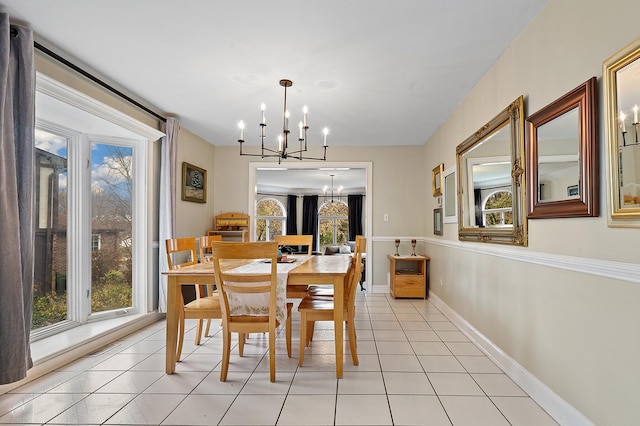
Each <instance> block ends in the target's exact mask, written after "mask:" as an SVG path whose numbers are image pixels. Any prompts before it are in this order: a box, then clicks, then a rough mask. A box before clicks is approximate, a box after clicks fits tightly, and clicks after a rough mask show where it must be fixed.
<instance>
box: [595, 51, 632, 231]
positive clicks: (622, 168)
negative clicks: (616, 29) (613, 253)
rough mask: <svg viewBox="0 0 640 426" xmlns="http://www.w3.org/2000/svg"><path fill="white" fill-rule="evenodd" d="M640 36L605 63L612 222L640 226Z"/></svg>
mask: <svg viewBox="0 0 640 426" xmlns="http://www.w3.org/2000/svg"><path fill="white" fill-rule="evenodd" d="M639 58H640V39H638V40H636V41H635V42H633V43H632V44H630V45H629V46H627V47H625V48H624V49H622V50H621V51H620V52H618V53H616V54H615V55H613V56H612V57H611V58H609V59H607V60H606V61H605V62H604V64H603V77H604V92H605V95H606V99H605V107H606V117H607V119H606V121H605V122H606V124H607V134H608V138H607V139H608V150H607V154H608V160H609V161H607V165H608V173H607V183H608V184H609V192H608V197H607V201H608V206H609V226H633V227H640V142H639V139H640V136H639V135H638V132H640V128H639V127H640V125H639V124H638V105H640V60H639Z"/></svg>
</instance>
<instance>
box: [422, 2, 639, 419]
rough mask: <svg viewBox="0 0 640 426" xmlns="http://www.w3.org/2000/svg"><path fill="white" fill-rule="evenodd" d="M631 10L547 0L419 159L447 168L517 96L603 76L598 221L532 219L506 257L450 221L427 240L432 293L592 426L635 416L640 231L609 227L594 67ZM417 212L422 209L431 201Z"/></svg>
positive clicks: (632, 19) (543, 100)
mask: <svg viewBox="0 0 640 426" xmlns="http://www.w3.org/2000/svg"><path fill="white" fill-rule="evenodd" d="M639 14H640V4H638V3H633V2H628V1H624V0H610V1H606V2H605V1H588V2H585V1H580V0H552V1H550V2H549V4H548V5H547V7H546V8H545V9H544V10H543V11H542V13H541V14H540V15H539V16H538V17H537V18H536V19H535V20H534V22H533V23H531V24H530V26H529V28H527V29H526V30H525V32H524V33H523V34H521V35H520V37H519V38H518V39H517V40H516V41H515V42H514V43H513V44H512V46H511V47H510V48H509V49H508V50H507V51H506V52H505V53H504V55H503V56H502V57H501V58H500V59H499V60H498V61H497V62H496V64H495V65H494V66H493V67H492V69H491V70H489V72H488V73H487V74H486V75H485V76H484V77H483V78H482V80H481V81H480V82H479V83H478V84H477V85H476V86H475V87H474V89H473V90H472V91H471V92H470V93H469V94H468V96H467V97H466V98H465V99H464V100H463V102H461V103H460V104H459V106H458V107H457V108H456V110H455V111H454V112H453V114H451V115H450V117H449V118H448V119H447V121H446V122H445V123H444V124H443V125H442V126H441V127H440V129H439V130H438V131H437V133H436V134H435V135H434V136H433V137H432V138H431V139H430V140H429V141H428V142H427V144H426V145H425V157H426V158H430V159H433V160H431V161H430V162H429V164H428V166H431V167H433V166H435V165H436V164H437V163H439V162H444V163H445V167H449V166H451V165H453V164H455V147H456V145H457V144H458V143H460V142H461V141H463V140H464V139H466V138H467V137H468V136H469V135H471V134H472V133H473V132H474V131H476V130H477V129H478V128H480V127H481V126H482V125H483V124H484V123H485V122H487V121H488V120H490V119H491V118H492V117H493V116H494V115H496V114H497V113H498V112H499V111H501V110H502V109H503V108H504V107H505V106H506V105H507V104H509V103H510V102H511V101H513V100H514V99H516V98H517V97H518V96H520V95H524V96H525V115H529V114H531V113H533V112H535V111H537V110H539V109H540V108H542V107H544V106H545V105H547V104H548V103H550V102H552V101H553V100H555V99H557V98H559V97H560V96H561V95H563V94H565V93H566V92H568V91H569V90H571V89H573V88H575V87H576V86H578V85H579V84H581V83H583V82H584V81H586V80H587V79H589V78H590V77H592V76H594V75H595V76H597V77H598V78H599V79H600V80H599V81H600V95H601V96H600V101H599V108H600V120H599V126H600V130H599V137H600V149H599V151H600V162H599V164H600V170H601V179H600V182H601V184H600V187H601V191H600V193H601V209H600V211H601V212H604V213H602V214H601V216H600V217H598V218H583V219H545V220H530V221H529V247H528V248H509V249H506V254H507V256H506V257H505V256H502V255H500V256H498V255H497V254H495V253H497V252H495V250H494V251H492V250H487V252H488V253H486V254H483V253H481V251H482V247H483V246H482V245H481V244H475V243H460V242H458V241H457V225H456V224H445V225H444V231H445V233H444V237H443V238H442V239H439V240H433V239H432V241H431V242H430V243H429V244H428V246H429V247H428V253H429V255H430V256H431V257H432V261H431V264H432V271H431V279H432V287H431V289H432V291H433V292H434V293H435V294H436V295H437V297H439V298H440V299H442V300H443V301H444V302H445V303H446V304H447V305H448V306H450V307H451V308H453V309H454V310H455V311H456V312H457V313H458V314H460V315H461V316H462V317H463V318H464V319H465V320H466V321H468V322H469V323H470V324H471V325H472V326H473V327H475V328H476V329H477V330H478V331H479V332H480V333H482V334H484V335H485V336H486V337H487V338H488V339H489V340H491V341H492V342H493V343H494V344H495V345H497V346H498V347H499V348H500V349H501V350H502V351H504V352H505V353H506V354H507V355H508V356H509V357H511V358H513V359H514V360H515V361H516V362H517V363H519V364H520V365H522V366H523V367H524V368H525V369H526V370H528V371H529V372H530V373H532V374H533V375H534V376H535V377H536V378H538V379H539V380H540V381H542V382H543V383H544V385H546V386H548V387H549V388H550V389H551V390H552V391H554V392H555V393H557V394H558V395H559V396H560V397H561V398H563V399H564V400H565V401H567V402H568V403H570V404H572V405H573V406H574V407H575V408H576V409H578V410H579V411H580V412H581V413H583V414H584V415H585V416H586V417H588V418H589V419H590V420H591V421H593V422H594V423H595V424H598V425H631V424H638V423H639V422H640V406H639V405H638V404H637V401H638V400H639V399H640V388H639V387H638V383H640V369H639V368H637V360H638V354H639V353H640V285H638V279H637V276H636V277H634V276H632V275H633V274H635V273H636V272H635V271H637V270H638V269H637V264H638V261H639V259H640V256H639V254H638V253H639V252H638V249H639V247H640V243H639V242H640V229H619V228H609V227H608V226H607V218H606V211H607V209H606V208H605V200H606V197H605V192H604V191H605V190H606V185H605V176H604V175H605V166H604V164H605V161H604V158H605V155H604V153H605V151H604V150H605V145H606V141H605V139H604V120H603V111H604V105H603V101H602V100H603V99H604V96H602V81H601V77H602V62H603V61H604V60H605V59H607V58H608V57H609V56H611V55H613V54H614V53H615V52H617V51H618V50H620V49H622V48H623V47H624V46H626V45H627V44H628V43H630V42H631V41H633V40H634V39H636V38H638V37H640V26H638V20H637V17H638V16H639ZM426 207H427V211H431V210H432V209H433V208H434V207H435V199H432V198H431V197H428V198H427V204H426ZM429 223H430V222H429V218H427V229H428V227H429ZM473 250H478V251H480V252H474V251H473ZM528 254H531V255H534V254H535V255H542V257H544V255H550V254H558V255H566V256H574V257H576V259H575V262H576V264H579V263H580V262H581V261H585V259H584V258H587V259H593V260H592V262H603V261H619V262H625V263H626V264H627V265H629V264H630V265H631V269H630V272H629V273H628V276H627V277H626V279H625V277H624V276H623V277H622V279H611V278H604V277H602V276H598V275H596V274H593V273H580V272H574V271H570V270H567V269H564V268H559V267H555V266H548V265H544V264H542V265H540V264H533V263H531V262H528V261H523V260H519V259H524V258H525V257H526V256H527V255H528ZM510 255H512V256H510ZM548 257H550V256H548ZM587 262H588V260H587ZM542 263H544V262H542ZM633 265H635V267H633ZM621 266H625V265H624V264H622V265H621ZM622 275H624V274H622ZM440 280H442V282H443V284H442V285H440V284H437V285H433V283H434V282H437V283H439V282H440ZM634 280H635V282H634Z"/></svg>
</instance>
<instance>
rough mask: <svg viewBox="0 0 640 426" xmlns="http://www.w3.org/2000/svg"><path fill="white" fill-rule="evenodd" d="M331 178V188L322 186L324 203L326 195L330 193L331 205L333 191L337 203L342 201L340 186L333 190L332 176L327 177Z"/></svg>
mask: <svg viewBox="0 0 640 426" xmlns="http://www.w3.org/2000/svg"><path fill="white" fill-rule="evenodd" d="M329 176H331V188H329V187H328V186H327V185H325V186H324V188H322V192H323V193H324V201H325V202H326V201H327V199H328V197H327V194H328V193H329V192H331V202H332V203H333V193H334V191H335V192H337V193H338V202H340V201H342V186H340V187H338V188H334V187H333V176H334V175H329Z"/></svg>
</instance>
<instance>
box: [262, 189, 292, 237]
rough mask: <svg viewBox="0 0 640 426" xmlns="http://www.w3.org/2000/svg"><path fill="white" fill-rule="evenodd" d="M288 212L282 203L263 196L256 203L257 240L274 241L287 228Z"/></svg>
mask: <svg viewBox="0 0 640 426" xmlns="http://www.w3.org/2000/svg"><path fill="white" fill-rule="evenodd" d="M286 220H287V217H286V214H285V209H284V206H283V205H282V203H281V202H280V201H278V200H276V199H274V198H263V199H261V200H259V201H258V204H257V205H256V241H273V237H274V236H276V235H283V230H284V229H286Z"/></svg>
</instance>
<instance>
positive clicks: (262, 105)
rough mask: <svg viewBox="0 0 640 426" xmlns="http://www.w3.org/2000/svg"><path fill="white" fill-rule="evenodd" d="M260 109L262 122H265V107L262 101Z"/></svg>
mask: <svg viewBox="0 0 640 426" xmlns="http://www.w3.org/2000/svg"><path fill="white" fill-rule="evenodd" d="M260 109H261V110H262V124H267V122H266V121H265V119H264V109H265V104H264V102H263V103H262V104H261V105H260Z"/></svg>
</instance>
